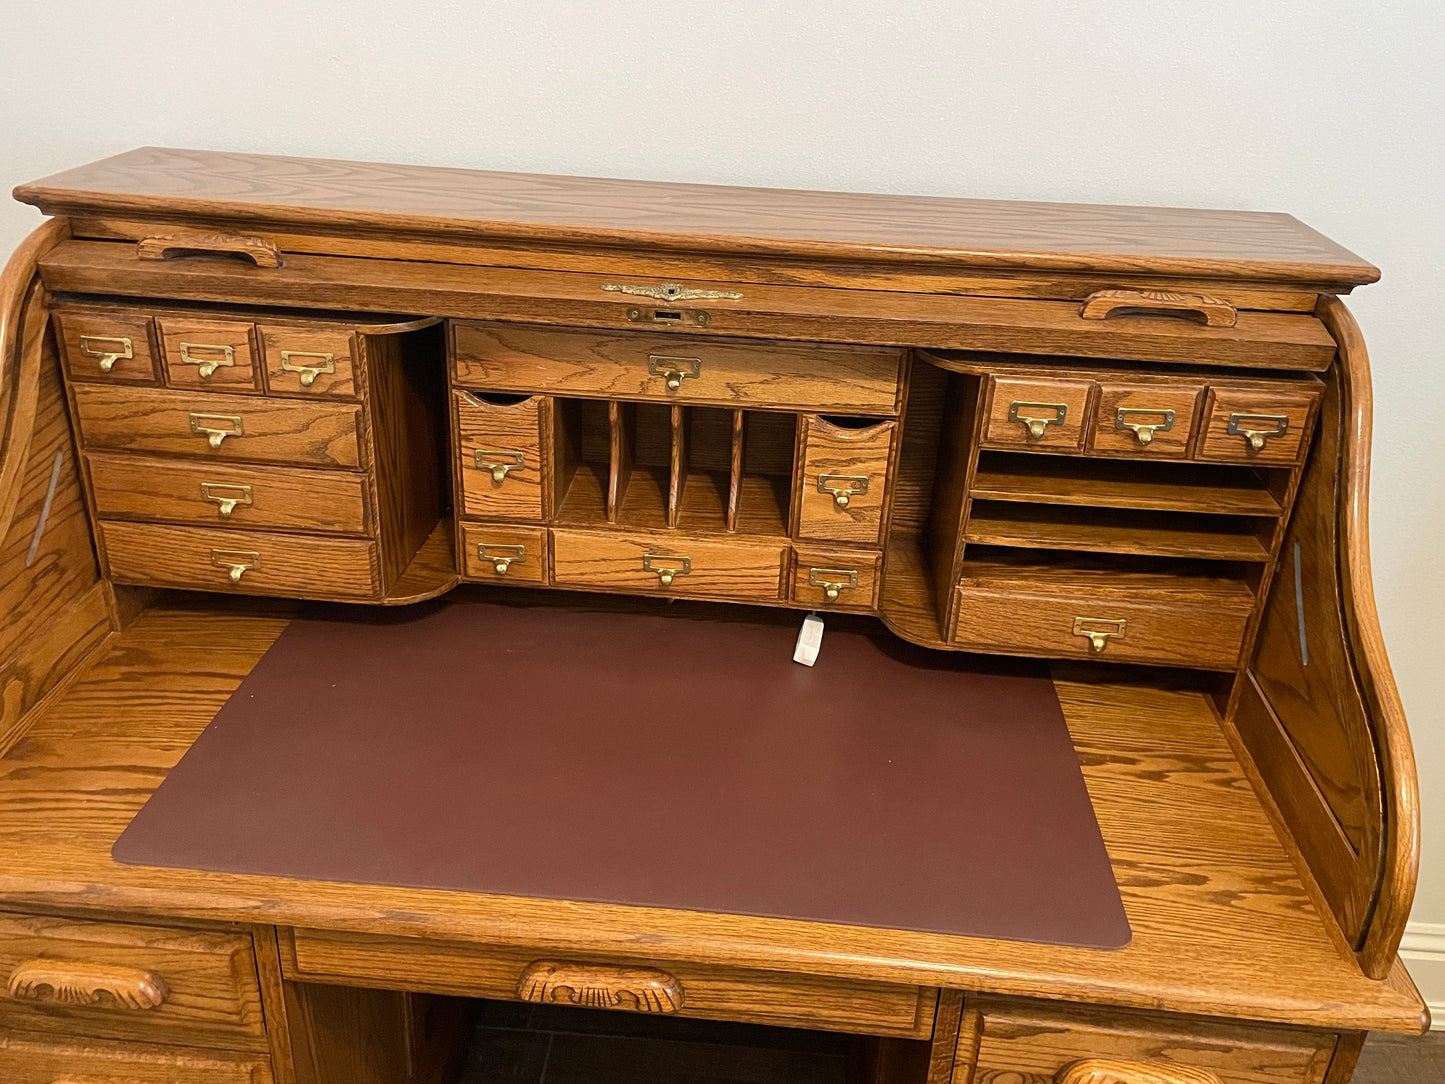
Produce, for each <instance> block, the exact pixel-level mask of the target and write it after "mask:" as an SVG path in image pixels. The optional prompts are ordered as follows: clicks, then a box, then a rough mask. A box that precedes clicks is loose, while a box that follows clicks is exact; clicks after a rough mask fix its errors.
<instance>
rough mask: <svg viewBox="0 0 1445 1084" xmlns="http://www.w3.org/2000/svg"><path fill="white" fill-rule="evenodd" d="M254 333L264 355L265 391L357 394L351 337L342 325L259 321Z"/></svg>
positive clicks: (347, 396) (301, 394)
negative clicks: (262, 322) (324, 325)
mask: <svg viewBox="0 0 1445 1084" xmlns="http://www.w3.org/2000/svg"><path fill="white" fill-rule="evenodd" d="M256 337H257V339H258V341H259V342H260V344H261V355H262V357H263V358H264V359H265V368H266V391H267V392H268V393H269V394H271V395H294V396H297V397H299V398H302V399H358V398H360V397H361V382H360V381H359V380H358V379H357V372H356V370H357V365H356V362H355V360H354V357H353V351H354V349H355V346H354V341H353V337H352V334H351V332H350V331H349V330H347V329H346V328H344V327H281V326H277V325H272V324H260V325H258V326H257V328H256Z"/></svg>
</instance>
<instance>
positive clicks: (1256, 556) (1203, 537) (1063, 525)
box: [964, 500, 1275, 561]
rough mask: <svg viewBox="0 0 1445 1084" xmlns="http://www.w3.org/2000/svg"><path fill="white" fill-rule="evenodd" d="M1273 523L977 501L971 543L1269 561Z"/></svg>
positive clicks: (969, 526)
mask: <svg viewBox="0 0 1445 1084" xmlns="http://www.w3.org/2000/svg"><path fill="white" fill-rule="evenodd" d="M1274 528H1275V521H1274V520H1273V519H1268V518H1259V517H1250V516H1229V515H1205V514H1202V513H1195V512H1157V511H1136V510H1130V509H1117V508H1086V507H1077V506H1073V505H1049V504H1015V503H1012V502H1007V501H992V500H987V501H975V502H974V503H973V506H972V509H971V510H970V514H969V517H968V523H967V526H966V529H965V533H964V539H965V541H966V542H968V543H983V544H987V545H998V546H1019V547H1024V548H1031V549H1062V550H1083V551H1089V552H1095V553H1138V554H1152V555H1155V556H1160V557H1197V558H1207V559H1214V560H1225V561H1266V560H1268V559H1269V541H1270V539H1271V537H1272V535H1273V531H1274Z"/></svg>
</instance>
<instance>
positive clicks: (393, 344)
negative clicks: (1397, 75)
mask: <svg viewBox="0 0 1445 1084" xmlns="http://www.w3.org/2000/svg"><path fill="white" fill-rule="evenodd" d="M16 195H17V197H18V198H20V199H22V200H24V201H26V202H29V203H33V204H35V205H37V206H38V207H40V208H41V210H43V211H44V212H45V213H46V214H48V215H50V216H52V218H51V221H49V222H47V223H46V224H45V225H44V226H43V227H41V228H40V229H39V230H37V231H36V233H35V234H33V235H32V236H31V237H30V238H29V239H28V240H27V241H26V242H25V243H24V244H23V245H22V246H21V248H20V249H19V250H18V251H17V252H16V254H15V255H14V257H13V258H12V259H11V261H10V263H9V266H8V267H7V269H6V271H5V273H4V278H3V281H0V348H3V355H0V424H3V427H4V428H3V430H0V613H3V614H4V617H5V619H4V623H3V627H0V749H7V750H8V751H7V752H5V754H4V756H3V758H0V976H3V977H4V978H5V979H6V983H7V985H6V987H5V989H4V991H3V992H0V1067H3V1069H4V1073H3V1075H4V1077H5V1079H6V1080H7V1081H14V1082H17V1084H55V1082H57V1081H62V1080H65V1081H69V1080H77V1079H84V1080H87V1081H105V1082H116V1084H119V1082H122V1081H124V1082H135V1081H145V1082H147V1084H161V1082H166V1084H174V1082H178V1081H187V1082H190V1081H201V1082H211V1081H215V1082H226V1084H229V1082H232V1081H237V1082H240V1081H246V1082H250V1084H267V1082H271V1081H276V1082H282V1084H291V1082H296V1084H328V1082H331V1081H352V1082H368V1081H376V1082H382V1081H387V1082H393V1081H403V1080H416V1081H423V1080H435V1079H441V1078H442V1077H443V1076H444V1075H445V1074H446V1072H447V1071H448V1066H449V1064H450V1060H451V1059H450V1052H451V1050H452V1047H453V1045H454V1044H453V1042H452V1039H453V1038H454V1033H455V1031H456V1029H455V1027H453V1026H451V1023H452V1022H453V1021H454V1020H455V1019H456V1018H458V1017H459V1015H460V1014H461V1012H462V1011H463V1010H464V1009H465V1007H466V1006H467V1004H468V1002H467V1001H465V1000H463V999H467V998H478V997H482V998H493V999H522V1000H525V999H528V998H532V999H538V998H540V999H543V1000H550V1001H558V1000H560V1001H568V1000H575V1001H581V1002H586V1003H588V1004H601V1005H608V1006H611V1007H613V1008H618V1009H631V1010H634V1011H643V1010H652V1011H655V1012H657V1013H658V1014H660V1015H665V1014H666V1012H667V1011H668V1010H675V1014H676V1015H683V1016H686V1015H694V1016H702V1017H707V1018H712V1019H718V1020H731V1021H740V1022H748V1023H763V1024H774V1025H784V1026H790V1027H801V1028H814V1029H820V1030H824V1031H833V1032H843V1033H850V1034H854V1035H857V1036H860V1037H862V1038H860V1040H859V1043H858V1045H857V1053H858V1064H859V1069H860V1072H861V1073H863V1074H864V1077H865V1078H866V1079H871V1080H875V1081H888V1082H894V1081H898V1082H902V1081H924V1080H927V1081H929V1082H930V1084H942V1082H944V1081H951V1082H953V1084H968V1082H970V1081H980V1082H982V1081H1004V1080H1007V1081H1017V1080H1026V1081H1041V1082H1042V1081H1054V1082H1057V1084H1106V1082H1127V1084H1218V1082H1225V1084H1234V1082H1246V1081H1247V1082H1256V1084H1265V1082H1271V1084H1276V1082H1277V1084H1286V1082H1320V1081H1331V1082H1335V1084H1342V1082H1344V1081H1347V1080H1348V1079H1349V1077H1350V1074H1351V1072H1352V1070H1353V1066H1354V1061H1355V1058H1356V1056H1357V1054H1358V1052H1359V1049H1360V1045H1361V1043H1362V1042H1363V1039H1364V1035H1365V1033H1366V1032H1367V1031H1369V1030H1385V1031H1405V1032H1408V1031H1417V1030H1420V1029H1421V1028H1422V1027H1424V1026H1425V1023H1426V1019H1425V1012H1424V1007H1423V1004H1422V1002H1421V999H1420V997H1419V995H1418V993H1417V992H1416V991H1415V990H1414V988H1413V986H1412V985H1411V982H1410V979H1409V977H1408V975H1407V974H1406V972H1405V970H1404V968H1403V967H1402V966H1401V965H1400V963H1399V961H1398V959H1397V955H1396V950H1397V947H1398V944H1399V941H1400V937H1401V933H1402V931H1403V928H1404V923H1405V919H1406V915H1407V913H1408V911H1409V907H1410V902H1411V898H1412V895H1413V892H1414V886H1415V878H1416V862H1417V855H1418V839H1417V832H1418V815H1417V794H1416V782H1415V773H1414V765H1413V760H1412V756H1411V751H1410V743H1409V737H1408V732H1407V729H1406V725H1405V720H1404V717H1403V714H1402V711H1401V708H1400V703H1399V699H1398V696H1397V694H1396V692H1395V687H1394V684H1393V681H1392V678H1391V676H1390V671H1389V665H1388V662H1387V660H1386V657H1385V652H1384V648H1383V643H1382V640H1381V637H1380V632H1379V628H1378V623H1377V620H1376V616H1375V608H1374V602H1373V597H1372V593H1371V585H1370V572H1369V556H1368V544H1367V531H1366V522H1365V512H1366V505H1367V501H1366V488H1367V477H1368V456H1369V426H1370V399H1369V372H1368V363H1367V360H1366V354H1365V347H1364V343H1363V342H1362V340H1361V337H1360V334H1359V331H1358V329H1357V327H1356V326H1355V324H1354V321H1353V320H1352V319H1351V317H1350V314H1349V312H1348V310H1347V309H1346V308H1345V306H1344V305H1343V303H1342V302H1341V301H1340V300H1339V296H1340V295H1342V294H1346V293H1348V292H1349V291H1350V290H1352V289H1353V288H1355V287H1356V286H1360V285H1364V284H1367V283H1370V282H1372V281H1374V280H1375V279H1376V278H1377V277H1378V273H1377V272H1376V270H1375V269H1374V268H1373V267H1371V266H1370V265H1368V264H1367V263H1365V262H1364V261H1362V260H1360V259H1359V258H1358V257H1356V256H1354V255H1353V254H1351V253H1349V252H1347V251H1345V250H1344V249H1342V248H1340V247H1339V246H1338V245H1335V244H1334V243H1332V242H1330V241H1329V240H1328V239H1326V238H1324V237H1322V236H1321V235H1319V234H1317V233H1315V232H1314V231H1312V230H1310V229H1309V228H1307V227H1305V226H1304V225H1302V224H1301V223H1299V222H1297V221H1295V220H1294V219H1292V218H1290V217H1288V216H1286V215H1273V214H1246V213H1235V212H1222V211H1182V210H1166V209H1157V208H1115V207H1090V206H1052V205H1042V204H1011V203H999V202H978V201H967V200H946V199H925V198H908V197H878V196H864V195H851V194H839V193H809V192H770V191H762V190H747V189H727V188H710V187H704V186H689V185H669V184H649V183H640V182H626V181H606V180H583V179H573V178H559V177H539V176H521V175H509V174H497V173H479V172H470V171H462V170H443V169H424V168H414V167H400V166H380V165H358V164H353V163H340V162H323V161H311V160H301V159H285V158H269V157H264V156H252V155H231V154H218V153H212V152H196V151H175V150H157V149H145V150H139V151H134V152H131V153H129V154H125V155H121V156H118V157H116V158H112V159H108V160H106V161H103V162H99V163H96V164H94V165H91V166H86V167H83V168H81V169H78V170H74V171H71V172H68V173H64V174H60V175H58V176H56V177H52V178H49V179H47V180H44V181H39V182H36V183H34V184H30V185H25V186H22V187H21V188H20V189H18V190H17V193H16ZM463 581H468V582H469V583H470V584H474V585H482V586H468V585H464V584H463ZM459 585H461V586H460V587H459ZM566 588H572V589H577V590H584V591H589V592H593V593H599V594H602V595H611V596H613V597H615V598H616V600H617V604H618V605H626V604H627V603H626V600H627V599H628V598H630V597H635V596H644V595H646V596H656V597H681V598H688V599H702V600H714V601H721V602H730V603H743V604H751V605H756V606H773V607H793V608H797V609H820V610H829V609H838V610H842V611H847V612H852V613H858V614H863V615H871V616H873V617H876V618H877V619H878V620H880V621H881V622H882V623H883V624H884V625H885V626H886V627H887V628H889V629H891V630H892V631H893V632H895V633H896V634H897V635H899V636H901V637H904V638H906V639H907V640H910V641H912V642H914V643H918V644H923V645H925V646H928V647H931V648H935V649H937V650H939V651H958V650H964V651H971V652H981V653H985V654H999V655H1025V656H1035V657H1040V658H1046V659H1054V660H1057V664H1056V668H1055V671H1054V673H1055V685H1056V687H1057V691H1058V695H1059V698H1060V701H1061V703H1062V705H1063V708H1064V713H1065V716H1066V719H1067V722H1068V726H1069V729H1070V732H1071V735H1072V737H1073V740H1074V743H1075V745H1076V748H1077V750H1078V754H1079V758H1080V763H1081V764H1082V766H1083V772H1084V776H1085V780H1086V783H1087V786H1088V788H1089V793H1090V796H1091V798H1092V800H1093V803H1094V806H1095V810H1096V813H1097V816H1098V819H1099V822H1100V826H1101V828H1102V830H1103V834H1104V838H1105V841H1106V844H1107V846H1108V849H1109V853H1110V856H1111V859H1112V862H1113V865H1114V871H1115V874H1116V877H1117V880H1118V883H1119V886H1120V889H1121V892H1122V894H1123V899H1124V903H1125V907H1126V910H1127V912H1128V917H1129V921H1130V924H1131V926H1132V928H1133V931H1134V939H1133V941H1132V943H1131V944H1130V945H1129V946H1128V947H1127V948H1125V949H1123V950H1120V951H1117V952H1102V951H1094V950H1084V949H1069V948H1058V947H1047V946H1040V945H1032V944H1023V943H1012V942H1001V941H990V940H984V939H976V938H963V937H948V936H941V935H934V934H920V933H911V932H907V931H902V930H888V929H884V930H880V929H864V928H854V927H842V926H829V925H824V924H819V923H808V922H797V921H784V920H778V919H749V918H739V917H730V916H721V915H712V914H701V913H689V912H679V911H668V910H661V909H655V908H653V909H649V908H638V907H620V906H604V905H597V904H580V903H576V902H571V901H554V900H537V899H519V898H508V897H495V896H479V895H475V894H470V893H458V892H438V891H421V890H410V889H398V888H384V887H366V886H354V885H339V884H329V883H319V882H309V881H291V880H284V879H280V878H267V877H257V876H241V875H223V874H209V873H200V872H194V871H186V870H160V869H148V868H141V867H135V866H124V865H120V864H118V863H116V862H115V861H113V860H112V859H111V857H110V847H111V844H112V843H113V842H114V841H115V839H116V838H117V836H118V835H119V834H120V832H121V831H122V830H123V829H124V828H125V826H126V825H127V823H128V822H129V821H130V819H131V817H132V816H133V815H134V814H135V812H136V811H137V810H138V809H139V808H140V807H141V805H142V804H144V802H145V800H146V798H147V797H148V796H149V794H150V793H151V792H152V791H153V790H154V789H155V787H156V786H157V784H158V783H159V781H160V780H161V779H162V778H163V777H164V775H165V773H166V771H167V770H168V769H169V768H170V767H172V766H173V765H174V764H175V763H176V761H177V760H178V759H179V757H180V756H181V754H182V753H183V752H184V751H185V750H186V748H187V747H188V745H189V744H190V743H191V742H192V741H193V740H194V739H195V737H196V736H197V735H198V734H199V733H200V731H201V730H202V729H203V728H204V727H205V726H206V724H207V723H208V722H209V721H210V719H211V718H212V717H213V716H214V715H215V713H216V712H217V711H218V710H219V709H220V707H221V706H222V705H223V704H224V703H225V701H226V699H227V697H228V695H229V694H230V693H231V691H232V690H234V689H235V688H236V686H237V685H238V684H239V683H240V681H241V680H242V679H243V678H244V677H245V675H246V674H247V673H248V672H249V670H250V669H251V668H252V667H253V666H254V665H255V663H256V662H257V660H258V659H259V658H260V656H261V655H262V654H263V653H264V652H265V651H266V649H267V647H268V646H269V645H270V644H271V643H272V642H273V641H274V640H275V638H276V637H277V636H278V635H279V634H280V632H281V631H282V629H283V628H284V627H285V626H286V623H287V621H288V617H289V615H290V614H291V613H292V612H293V609H292V607H293V606H294V603H292V602H289V601H287V600H292V599H299V598H319V599H330V600H340V601H349V602H354V603H357V604H380V605H405V604H407V603H411V602H415V601H419V600H422V599H427V598H432V597H436V596H438V595H441V594H443V593H446V592H448V591H451V590H453V589H459V590H462V591H474V592H491V593H493V596H494V597H495V593H496V592H505V591H517V590H531V591H543V592H546V591H555V590H556V589H566ZM195 592H203V593H202V594H198V593H195ZM261 596H270V598H269V599H266V598H263V597H261ZM1066 905H1067V901H1061V906H1066ZM548 961H550V962H552V963H556V964H558V965H560V966H561V967H562V969H563V972H564V973H565V976H566V981H565V982H561V981H559V982H554V983H548V982H527V981H521V980H522V979H523V978H524V977H525V975H526V974H527V973H528V972H529V969H533V968H535V967H536V966H537V965H538V964H539V963H546V962H548ZM534 977H535V976H534ZM668 982H670V983H672V984H674V986H675V987H676V988H679V989H684V990H686V992H687V998H686V999H685V1000H682V1001H681V1002H680V1003H674V1002H672V1001H669V1000H668V999H667V998H665V997H664V998H658V997H655V996H652V993H650V992H649V991H655V990H656V989H657V988H658V987H657V986H656V984H658V983H663V984H664V985H665V984H666V983H668ZM667 988H668V989H671V988H673V987H667Z"/></svg>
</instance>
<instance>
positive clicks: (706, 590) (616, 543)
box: [552, 530, 788, 601]
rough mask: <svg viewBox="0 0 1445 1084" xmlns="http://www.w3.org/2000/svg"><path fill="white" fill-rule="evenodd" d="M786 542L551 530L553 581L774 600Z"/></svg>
mask: <svg viewBox="0 0 1445 1084" xmlns="http://www.w3.org/2000/svg"><path fill="white" fill-rule="evenodd" d="M787 553H788V547H787V546H786V545H784V544H782V543H774V542H745V541H737V540H732V539H729V540H727V541H721V540H718V539H706V540H704V539H699V538H692V537H689V536H688V535H684V534H680V533H668V534H631V533H626V534H624V533H621V532H615V531H566V530H557V531H553V532H552V576H553V582H554V583H555V584H556V585H557V586H558V587H600V588H603V589H611V590H621V591H629V592H634V593H644V594H659V595H679V596H686V595H697V596H703V597H714V598H737V599H762V600H769V601H771V600H774V599H776V598H777V597H778V593H779V589H780V587H781V585H782V574H783V567H784V566H783V562H784V560H785V558H786V556H787Z"/></svg>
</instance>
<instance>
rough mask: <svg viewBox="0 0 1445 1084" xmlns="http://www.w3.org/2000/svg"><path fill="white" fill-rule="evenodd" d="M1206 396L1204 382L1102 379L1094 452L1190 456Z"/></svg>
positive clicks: (1092, 437) (1093, 435)
mask: <svg viewBox="0 0 1445 1084" xmlns="http://www.w3.org/2000/svg"><path fill="white" fill-rule="evenodd" d="M1203 394H1204V385H1203V384H1151V383H1133V382H1130V381H1127V380H1118V381H1115V380H1103V381H1100V382H1099V391H1098V395H1097V396H1096V397H1095V401H1094V424H1093V427H1092V431H1091V432H1090V434H1089V451H1090V453H1091V454H1093V455H1111V456H1112V455H1118V456H1137V457H1140V458H1150V459H1184V458H1187V457H1188V455H1189V447H1190V438H1191V437H1193V435H1194V416H1195V415H1196V414H1197V413H1198V412H1199V400H1200V398H1201V397H1202V396H1203Z"/></svg>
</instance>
